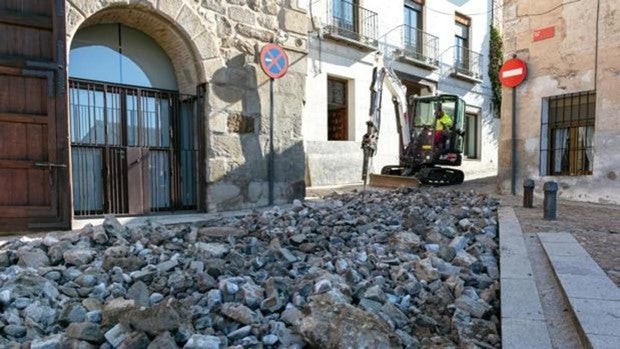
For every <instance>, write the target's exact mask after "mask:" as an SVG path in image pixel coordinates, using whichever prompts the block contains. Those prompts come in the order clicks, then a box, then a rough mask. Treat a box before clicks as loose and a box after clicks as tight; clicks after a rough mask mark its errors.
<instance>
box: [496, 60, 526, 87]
mask: <svg viewBox="0 0 620 349" xmlns="http://www.w3.org/2000/svg"><path fill="white" fill-rule="evenodd" d="M526 76H527V66H526V65H525V62H523V61H522V60H520V59H517V58H512V59H509V60H507V61H506V62H505V63H504V65H502V67H501V68H500V69H499V81H500V82H501V83H502V85H504V86H506V87H516V86H519V84H520V83H522V82H523V80H525V77H526Z"/></svg>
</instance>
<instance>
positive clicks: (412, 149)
mask: <svg viewBox="0 0 620 349" xmlns="http://www.w3.org/2000/svg"><path fill="white" fill-rule="evenodd" d="M384 85H386V86H387V87H388V89H389V91H390V93H391V94H392V102H393V103H394V110H395V116H396V127H397V130H398V136H399V144H400V147H399V164H398V165H390V166H385V167H383V168H382V169H381V175H377V174H369V165H370V161H371V158H372V157H373V156H374V155H375V154H376V153H377V144H378V141H379V130H380V127H381V98H382V94H383V86H384ZM406 92H407V89H406V87H405V86H404V85H403V84H402V82H401V81H400V79H399V78H398V76H397V75H396V73H395V72H394V71H393V70H392V69H391V68H390V67H387V66H385V65H384V63H383V57H382V54H381V53H377V56H376V60H375V67H374V68H373V76H372V83H371V86H370V98H371V100H370V113H369V116H370V117H369V120H368V121H367V122H366V125H367V132H366V134H365V135H364V137H363V139H362V150H363V155H364V159H363V168H362V180H363V181H364V184H366V183H368V184H369V185H371V186H416V185H415V184H412V183H415V182H417V181H419V183H422V184H430V185H452V184H460V183H462V182H463V179H464V174H463V171H460V170H457V169H454V168H450V167H440V166H441V165H443V166H460V165H461V161H462V153H463V135H464V132H463V123H464V120H465V102H464V101H463V100H462V99H461V98H459V97H458V96H456V95H450V94H440V95H435V96H423V97H419V96H411V98H409V100H408V101H407V97H406ZM437 110H443V112H445V113H446V114H448V115H449V116H451V117H452V120H453V124H452V127H449V128H444V130H443V131H438V130H436V122H437V119H436V112H437ZM436 132H443V134H442V135H441V137H436V135H435V133H436ZM437 139H441V141H440V142H438V141H437ZM369 178H370V182H368V179H369ZM412 181H413V182H412Z"/></svg>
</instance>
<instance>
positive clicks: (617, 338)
mask: <svg viewBox="0 0 620 349" xmlns="http://www.w3.org/2000/svg"><path fill="white" fill-rule="evenodd" d="M499 198H500V200H501V203H502V210H503V211H504V214H503V216H504V217H503V219H502V214H500V222H499V224H500V247H501V253H502V258H503V259H502V260H505V259H506V255H510V252H508V253H506V252H507V251H505V249H509V247H510V248H513V249H514V248H515V247H514V246H515V241H518V240H515V239H514V235H515V234H511V235H510V236H511V237H510V238H504V236H505V235H506V232H505V231H506V230H509V231H512V232H513V233H514V231H517V232H518V231H520V232H521V236H522V237H521V239H520V240H521V241H522V242H523V241H525V242H526V244H525V245H526V246H527V249H528V256H529V261H527V264H530V263H531V264H533V265H534V266H535V267H534V268H532V269H533V270H534V271H533V272H532V274H533V275H534V279H535V280H536V289H537V290H536V291H532V290H529V291H528V288H527V287H524V282H526V281H527V280H525V281H524V282H521V283H518V284H515V283H514V282H512V281H513V280H510V276H511V274H510V270H511V268H514V267H511V266H510V265H507V264H504V263H502V265H501V268H502V269H501V273H502V324H503V326H504V325H506V326H507V328H506V329H505V330H504V331H503V340H504V341H505V343H506V344H505V345H504V347H515V348H516V347H518V346H514V345H512V346H511V345H510V344H511V343H519V342H520V343H521V344H523V343H524V342H523V341H527V340H529V341H531V340H532V338H538V341H537V343H536V345H528V347H536V348H538V347H540V348H547V347H549V346H548V345H549V344H548V341H547V339H546V336H545V335H544V333H543V335H542V336H541V335H540V334H539V333H538V332H540V330H539V331H538V332H533V331H532V330H531V329H529V328H526V327H523V326H525V324H532V319H534V317H536V316H534V317H532V319H529V322H523V323H521V325H522V327H521V330H520V331H515V330H514V329H511V328H510V325H511V323H514V321H513V322H511V321H510V320H508V321H506V319H505V318H510V317H513V316H517V315H518V314H519V313H518V311H517V313H515V312H514V310H512V309H514V307H510V304H509V303H510V302H511V300H512V299H511V296H510V295H511V294H513V297H514V294H518V293H524V292H525V293H528V296H523V295H522V296H521V298H520V299H521V304H520V305H521V306H520V308H519V309H520V311H521V312H522V310H523V309H539V308H537V304H542V315H543V316H544V321H545V323H546V325H547V326H546V327H547V333H549V337H550V338H551V339H552V340H551V342H552V345H551V347H554V348H583V347H585V348H610V349H611V348H620V321H618V319H619V318H620V289H619V288H618V283H619V281H620V273H619V272H620V252H619V251H620V249H619V248H618V247H619V246H620V235H619V234H618V232H617V229H619V228H620V207H618V206H614V205H598V204H591V203H583V202H570V201H559V202H558V207H557V220H553V221H548V220H544V219H542V215H543V212H542V203H541V202H540V201H535V205H534V206H535V207H534V208H529V209H526V208H523V207H522V197H517V196H499ZM505 212H509V214H508V215H509V216H510V214H512V216H513V217H514V218H516V220H517V224H516V225H515V222H514V221H511V219H506V213H505ZM502 239H503V240H502ZM517 245H518V244H517ZM536 245H539V246H541V247H539V249H540V252H538V254H539V255H543V257H542V258H541V257H540V256H537V251H536ZM507 246H509V247H507ZM513 262H514V260H513ZM534 263H536V264H534ZM545 265H548V267H547V268H548V269H549V270H550V271H549V272H547V273H545V272H544V270H543V272H541V271H540V270H541V269H544V268H545ZM520 268H521V269H522V268H523V266H521V267H520ZM537 269H538V270H537ZM537 274H538V275H537ZM544 274H546V275H544ZM541 275H544V276H541ZM505 278H506V280H505ZM549 279H552V280H549ZM612 279H613V281H612ZM526 284H527V282H526ZM553 288H556V289H557V290H553ZM550 294H552V295H553V296H554V297H549V295H550ZM504 295H506V297H504ZM505 299H506V301H505ZM562 308H565V309H564V312H565V314H560V315H558V309H560V310H559V313H562ZM566 313H568V314H569V316H568V317H567V316H566ZM534 320H536V319H534ZM571 328H572V332H575V331H576V332H577V333H578V338H576V339H575V336H574V334H572V333H570V334H569V333H568V332H571ZM562 332H564V333H562ZM537 336H538V337H537ZM525 343H528V344H529V343H530V342H525Z"/></svg>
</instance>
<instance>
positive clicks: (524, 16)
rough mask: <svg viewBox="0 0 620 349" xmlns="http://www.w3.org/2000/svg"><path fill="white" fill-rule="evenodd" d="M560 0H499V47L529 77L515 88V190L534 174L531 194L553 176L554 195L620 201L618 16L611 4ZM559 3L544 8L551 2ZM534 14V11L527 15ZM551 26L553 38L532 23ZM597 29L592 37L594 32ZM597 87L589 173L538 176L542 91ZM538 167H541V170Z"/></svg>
mask: <svg viewBox="0 0 620 349" xmlns="http://www.w3.org/2000/svg"><path fill="white" fill-rule="evenodd" d="M599 3H600V5H599V6H600V8H599V11H598V18H597V7H596V3H593V2H570V3H564V4H563V5H562V2H561V1H559V0H556V1H550V2H544V3H543V2H539V3H538V2H536V3H534V2H531V1H525V0H511V1H505V6H504V14H503V15H504V28H503V32H504V46H505V50H504V52H505V54H506V57H505V58H506V59H508V58H510V57H511V56H512V54H513V53H516V54H517V56H518V58H520V59H522V60H524V61H525V62H526V63H527V64H528V77H527V79H526V81H525V82H524V83H523V84H522V85H520V86H519V87H517V122H516V132H517V147H516V151H517V161H516V167H517V180H516V187H517V191H518V192H521V191H522V186H521V184H522V182H523V179H525V178H532V179H534V180H535V181H536V188H537V189H536V194H537V195H542V186H543V183H544V182H546V181H550V180H555V181H557V182H558V184H559V187H560V191H559V196H560V198H565V199H571V200H579V201H590V202H603V203H616V204H617V203H620V184H619V183H618V180H620V179H619V178H618V177H619V176H618V163H620V121H619V120H620V119H618V116H617V115H618V107H620V94H618V91H617V90H618V86H620V71H619V70H618V62H619V61H620V22H619V21H618V14H617V13H618V11H617V5H616V4H617V3H616V1H614V0H600V1H599ZM556 6H557V8H556V9H555V10H553V11H549V12H546V11H547V10H549V9H551V8H555V7H556ZM538 13H542V14H540V15H536V16H533V15H531V14H538ZM549 26H554V29H555V34H554V36H553V37H552V38H549V39H546V40H542V41H536V42H535V41H533V34H534V31H535V30H536V29H540V28H544V27H549ZM597 33H598V37H597ZM590 90H596V121H595V131H594V168H593V173H592V175H587V176H544V175H541V169H540V164H541V159H540V157H541V146H540V144H541V138H543V140H544V139H546V137H547V135H546V134H541V111H542V108H543V100H544V98H546V97H551V96H557V95H563V94H568V93H574V92H585V91H590ZM511 97H512V93H511V90H510V89H508V88H504V91H503V103H502V119H501V121H502V124H501V138H500V152H499V154H500V158H499V164H500V171H499V185H500V188H501V190H502V191H503V192H510V186H511V168H512V167H511V150H512V147H511V132H512V123H511V105H512V98H511ZM543 173H544V172H543Z"/></svg>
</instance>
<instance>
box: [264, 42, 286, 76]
mask: <svg viewBox="0 0 620 349" xmlns="http://www.w3.org/2000/svg"><path fill="white" fill-rule="evenodd" d="M260 66H261V68H263V71H264V72H265V74H267V76H269V77H270V78H273V79H277V78H281V77H282V76H284V74H286V71H287V70H288V56H287V55H286V52H284V49H282V47H280V46H278V45H276V44H267V45H265V46H264V47H263V49H262V50H261V51H260Z"/></svg>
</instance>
